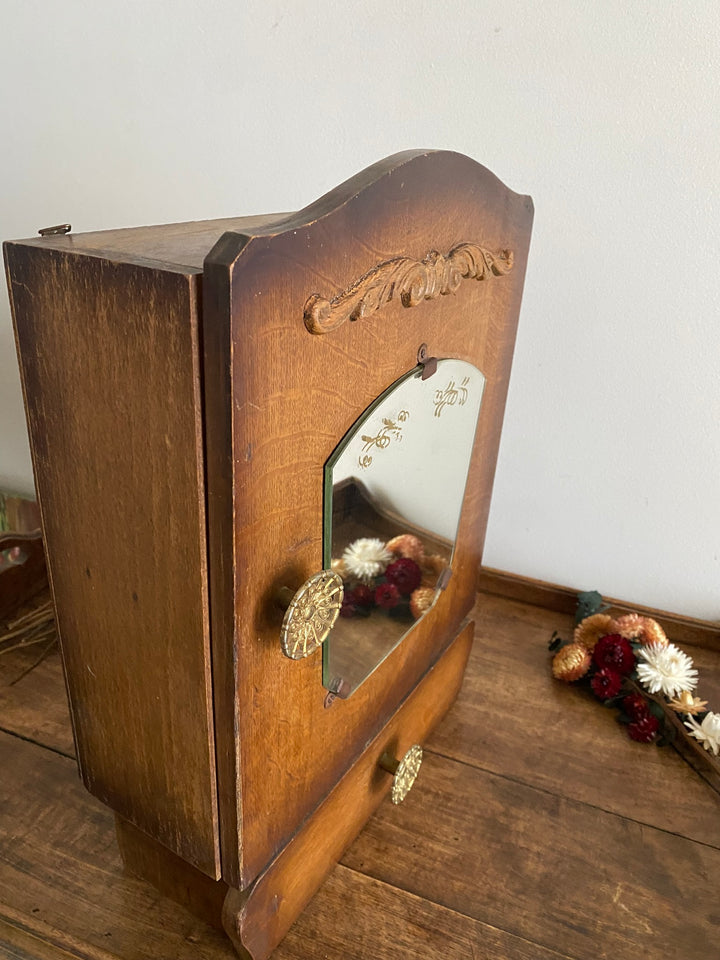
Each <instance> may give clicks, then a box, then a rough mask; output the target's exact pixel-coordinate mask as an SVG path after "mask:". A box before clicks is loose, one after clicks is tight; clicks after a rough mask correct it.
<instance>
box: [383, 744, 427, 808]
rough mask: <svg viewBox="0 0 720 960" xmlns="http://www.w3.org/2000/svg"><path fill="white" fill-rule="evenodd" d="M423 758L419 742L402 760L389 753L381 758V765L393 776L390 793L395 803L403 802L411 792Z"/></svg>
mask: <svg viewBox="0 0 720 960" xmlns="http://www.w3.org/2000/svg"><path fill="white" fill-rule="evenodd" d="M422 758H423V752H422V747H421V746H420V745H419V744H418V743H416V744H414V745H413V746H412V747H410V749H409V750H408V752H407V753H406V754H405V756H404V757H403V758H402V760H396V759H395V758H394V757H391V756H390V755H389V754H387V753H384V754H383V755H382V757H381V758H380V766H381V767H382V768H383V770H387V772H388V773H391V774H392V776H393V785H392V793H391V794H390V799H391V800H392V802H393V803H402V802H403V800H404V799H405V797H406V796H407V795H408V793H410V789H411V787H412V785H413V784H414V783H415V778H416V777H417V775H418V772H419V770H420V764H421V763H422Z"/></svg>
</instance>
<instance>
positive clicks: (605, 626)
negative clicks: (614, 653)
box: [573, 613, 620, 650]
mask: <svg viewBox="0 0 720 960" xmlns="http://www.w3.org/2000/svg"><path fill="white" fill-rule="evenodd" d="M619 632H620V631H619V630H618V629H617V625H616V623H615V621H614V620H613V618H612V617H611V616H608V614H607V613H594V614H593V615H592V616H591V617H585V619H584V620H582V621H581V622H580V623H579V624H578V625H577V627H575V635H574V638H573V639H574V640H575V643H581V644H582V645H583V646H584V647H587V649H588V650H592V649H594V647H595V644H596V643H597V642H598V640H599V639H600V637H606V636H608V634H611V633H619Z"/></svg>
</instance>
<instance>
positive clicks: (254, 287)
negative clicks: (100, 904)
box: [6, 151, 532, 957]
mask: <svg viewBox="0 0 720 960" xmlns="http://www.w3.org/2000/svg"><path fill="white" fill-rule="evenodd" d="M531 223H532V202H531V201H530V198H529V197H524V196H521V195H518V194H515V193H513V192H512V191H510V190H508V189H507V188H506V187H505V186H504V185H503V184H502V183H501V182H500V181H499V180H498V179H497V178H496V177H495V176H494V175H493V174H491V173H490V172H489V171H487V170H486V169H484V168H483V167H481V166H479V165H478V164H477V163H475V162H474V161H472V160H469V159H468V158H467V157H463V156H461V155H459V154H454V153H447V152H443V151H439V152H432V151H431V152H421V151H415V152H408V153H405V154H399V155H397V156H395V157H391V158H389V159H387V160H385V161H382V162H381V163H379V164H376V165H375V166H374V167H371V168H369V169H368V170H366V171H364V172H363V173H362V174H360V175H358V176H357V177H355V178H353V179H352V180H349V181H348V182H347V183H345V184H343V185H342V186H340V187H338V188H337V189H336V190H334V191H332V192H331V193H329V194H327V195H326V196H325V197H323V198H321V199H320V200H319V201H317V202H316V203H314V204H312V205H310V206H309V207H306V208H305V209H303V210H301V211H300V212H299V213H295V214H285V215H279V216H276V217H254V218H239V219H234V220H229V221H208V222H206V223H197V224H192V223H191V224H176V225H170V226H167V227H143V228H137V229H134V230H128V231H103V232H101V233H97V234H89V235H85V236H83V235H79V236H77V235H76V236H72V235H69V236H52V237H44V238H41V239H34V240H28V241H19V242H16V243H11V244H8V245H6V260H7V265H8V275H9V279H10V286H11V300H12V307H13V314H14V319H15V323H16V332H17V342H18V350H19V356H20V362H21V371H22V376H23V387H24V391H25V399H26V406H27V411H28V420H29V426H30V433H31V441H32V449H33V457H34V466H35V471H36V477H37V487H38V495H39V500H40V504H41V507H42V512H43V527H44V535H45V542H46V547H47V553H48V557H49V574H50V581H51V587H52V590H53V593H54V598H55V601H56V604H57V609H58V627H59V634H60V640H61V650H62V656H63V662H64V666H65V669H66V672H67V681H68V689H69V692H70V700H71V715H72V718H73V724H74V729H75V737H76V741H77V754H78V761H79V764H80V768H81V772H82V775H83V779H84V781H85V783H86V785H87V786H88V788H89V789H90V790H91V792H92V793H93V794H94V795H95V796H97V797H99V798H100V799H102V800H103V801H104V802H105V803H107V804H108V805H109V806H111V807H112V808H113V809H114V810H115V811H117V813H118V814H119V815H120V817H121V818H122V820H121V821H120V822H121V826H120V828H119V834H120V838H121V843H122V845H123V849H124V850H125V853H126V856H127V860H128V863H129V864H130V865H134V867H135V868H136V869H138V870H144V872H145V873H146V875H151V876H155V877H156V878H157V877H158V875H159V874H160V873H161V872H162V869H163V868H164V867H163V865H167V864H170V865H169V866H168V867H167V869H168V870H169V871H170V872H171V873H172V874H173V876H172V878H171V879H172V883H171V886H173V885H174V887H175V889H177V888H178V886H179V885H182V884H183V883H184V877H185V876H186V874H185V871H184V867H181V866H180V865H179V864H177V863H176V864H175V866H172V863H173V856H174V855H177V856H179V857H181V858H183V859H184V860H185V861H187V862H188V863H189V864H191V865H193V866H194V867H196V868H197V869H199V870H200V871H202V872H203V873H204V874H206V875H207V876H208V877H209V878H210V879H211V880H213V881H214V880H215V879H217V878H220V877H221V878H222V880H223V881H224V882H225V883H227V884H228V885H229V886H230V887H231V888H233V889H234V890H235V891H236V892H235V893H233V894H231V899H232V897H237V896H239V894H238V893H237V891H241V890H242V891H246V890H247V889H248V888H250V887H251V885H252V884H253V883H254V882H255V881H256V880H257V878H258V877H261V879H260V880H259V881H257V884H256V886H255V887H254V888H253V892H251V893H249V894H248V896H247V899H246V898H245V897H244V896H243V898H242V908H240V907H238V910H237V911H236V913H237V917H236V918H235V920H233V919H232V913H233V911H232V910H231V909H229V908H228V909H226V919H227V918H228V917H230V919H229V920H228V921H227V922H228V923H229V924H230V927H231V928H232V929H233V930H234V929H235V926H236V924H237V923H239V925H240V928H241V937H242V938H243V939H249V940H252V938H255V940H256V945H255V946H253V947H252V948H251V952H252V955H253V956H254V957H261V956H264V955H265V953H266V952H267V950H268V949H269V948H270V946H271V945H272V943H273V942H274V940H276V939H277V938H278V937H279V936H281V935H282V932H283V931H284V930H285V929H286V928H287V925H288V923H289V922H290V920H291V919H292V917H293V916H294V915H295V913H296V912H297V910H298V909H300V907H301V905H302V904H303V903H304V902H305V901H306V900H307V898H308V897H309V896H310V893H311V891H312V889H313V888H314V886H313V885H316V884H317V883H318V882H320V878H321V877H322V876H323V875H324V873H325V872H326V871H327V870H328V869H329V867H330V864H331V863H332V861H333V858H335V857H336V856H338V855H339V853H340V851H341V850H342V847H343V846H344V845H345V844H346V843H347V842H349V840H350V839H351V837H352V836H353V834H354V833H356V832H357V830H358V829H359V828H360V825H361V823H362V820H363V818H364V817H366V816H367V815H368V814H369V812H370V809H371V808H372V806H373V804H374V803H375V802H377V801H378V800H379V798H380V795H381V792H378V791H377V790H376V789H375V786H374V783H375V781H373V788H372V790H370V792H369V794H367V796H365V799H364V800H361V799H358V790H360V786H359V785H361V784H363V783H364V782H365V780H366V779H367V777H368V775H369V774H368V770H369V769H370V767H371V766H374V764H375V762H376V759H377V758H375V757H374V756H372V757H371V758H369V754H368V753H367V751H368V749H369V748H368V744H371V743H373V742H374V741H375V739H376V738H381V739H382V738H386V737H387V736H389V735H390V732H391V733H393V735H395V733H397V737H398V740H399V741H402V740H403V735H402V732H401V728H402V725H400V726H397V724H398V723H400V721H399V720H397V723H396V719H393V718H396V717H398V716H400V714H397V711H398V708H399V706H400V705H401V704H404V703H406V701H407V704H406V707H403V708H402V710H405V709H407V710H408V711H409V713H408V714H407V715H408V716H410V717H411V718H414V719H413V720H412V723H411V724H410V725H411V727H413V728H417V729H418V730H419V731H421V733H422V734H423V735H424V733H426V732H427V731H428V730H429V729H430V727H431V726H432V725H433V723H434V722H435V721H436V720H437V719H438V717H439V716H440V715H441V714H442V712H443V711H444V710H445V709H446V708H447V704H448V703H449V701H450V699H452V696H453V695H454V692H455V690H456V689H457V684H458V682H459V676H460V672H459V671H460V666H458V664H459V663H460V661H461V660H463V658H462V657H460V658H459V659H458V655H457V654H455V653H453V652H452V651H451V652H450V653H447V651H448V649H449V648H450V646H451V644H452V643H453V641H454V640H455V638H456V637H457V636H458V634H459V632H460V631H461V629H462V625H463V623H464V621H465V620H466V617H467V614H468V612H469V610H470V608H471V607H472V604H473V602H474V598H475V593H476V588H477V574H478V567H479V562H480V556H481V552H482V544H483V540H484V534H485V526H486V522H487V513H488V508H489V502H490V494H491V489H492V480H493V475H494V470H495V462H496V458H497V451H498V445H499V439H500V429H501V423H502V417H503V411H504V406H505V399H506V394H507V387H508V382H509V376H510V363H511V358H512V352H513V346H514V340H515V331H516V326H517V320H518V313H519V308H520V301H521V295H522V287H523V281H524V275H525V268H526V262H527V253H528V246H529V241H530V229H531ZM203 257H204V261H203ZM201 292H202V303H201ZM355 320H357V321H359V322H354V321H355ZM421 344H427V347H428V354H429V355H430V356H436V357H439V358H445V357H448V358H458V359H461V360H464V361H468V362H470V363H472V364H474V365H475V366H476V367H478V368H479V369H480V370H481V371H482V373H483V374H484V376H485V388H484V393H483V402H482V406H481V411H480V419H479V423H478V429H477V433H476V441H475V448H474V452H473V458H472V463H471V467H470V473H469V480H468V486H467V491H466V495H465V500H464V504H463V512H462V519H461V524H460V530H459V533H458V537H457V540H456V545H455V553H454V558H453V575H452V578H451V580H450V582H449V586H448V587H447V589H445V590H444V591H443V593H442V595H441V596H440V597H439V599H438V600H437V602H436V603H435V605H434V606H433V608H432V609H431V610H430V611H429V612H428V614H427V615H426V616H425V617H424V618H422V620H420V621H418V623H417V625H416V626H415V628H414V629H413V630H412V633H411V634H410V636H409V637H408V638H407V639H406V640H404V641H403V642H402V643H400V644H399V645H398V646H397V648H396V649H395V650H393V652H392V653H391V654H390V655H389V656H388V657H387V658H386V659H385V660H384V661H383V662H382V663H381V665H380V666H379V667H378V669H377V670H376V671H375V672H374V673H373V674H372V675H371V676H370V677H369V678H368V679H367V681H366V682H365V683H363V684H362V685H361V686H360V687H359V688H358V689H357V690H356V691H355V692H354V693H353V695H352V696H351V697H349V698H348V699H346V700H340V699H338V700H336V701H335V702H334V703H333V704H332V705H331V704H330V702H329V701H328V700H327V698H326V690H325V689H324V688H323V685H322V657H321V655H320V654H319V653H316V654H315V655H314V656H311V657H310V658H308V659H307V660H304V661H299V662H298V661H291V660H288V659H287V658H285V657H284V656H283V655H282V652H281V649H280V644H279V629H280V624H281V620H282V614H281V613H280V611H279V610H278V607H277V605H276V603H275V602H274V598H275V597H276V596H277V593H278V590H279V588H281V587H287V586H292V587H296V586H298V585H299V584H300V583H301V582H302V581H304V580H305V579H307V578H308V577H309V576H310V575H311V574H313V573H315V572H317V571H319V570H320V569H321V568H322V566H323V552H322V545H323V470H324V465H325V463H326V461H327V460H328V457H329V456H330V455H331V454H332V452H333V450H334V449H335V447H336V446H337V444H338V443H339V442H340V440H341V438H342V437H343V435H344V434H345V433H346V431H347V430H348V428H349V427H350V426H351V425H352V424H353V422H354V421H355V420H356V419H357V418H358V417H359V416H360V415H361V414H362V413H363V411H364V410H365V409H366V408H367V406H368V405H369V404H370V403H372V402H373V401H374V400H375V399H376V398H377V397H378V396H380V395H381V394H382V393H383V392H384V391H385V390H386V389H387V388H388V387H389V386H390V385H391V384H392V383H394V382H395V381H396V380H397V379H398V378H400V377H401V376H403V375H404V374H406V373H407V372H408V371H411V370H413V369H414V368H415V367H416V365H417V362H418V355H419V348H420V346H421ZM441 386H442V385H440V384H438V388H441ZM206 517H207V527H206ZM466 642H467V641H466V640H464V641H462V642H459V643H460V647H462V646H463V643H465V644H466ZM456 649H457V648H456ZM446 653H447V656H445V655H446ZM449 662H452V663H455V668H453V670H452V671H451V672H450V674H448V676H447V678H446V689H444V690H443V692H442V694H441V692H440V691H439V690H437V689H435V688H434V687H433V681H432V677H439V676H443V675H444V673H443V671H444V670H446V669H448V668H447V667H446V666H445V667H443V664H445V665H447V664H448V663H449ZM433 667H434V669H433ZM428 671H430V673H428ZM425 676H427V678H428V679H427V681H426V682H424V683H422V684H421V687H420V688H419V690H418V691H417V692H416V693H415V694H413V691H414V690H415V688H416V687H417V686H418V684H419V683H420V682H421V680H422V678H423V677H425ZM423 690H424V691H425V692H424V693H423V692H422V691H423ZM411 694H412V699H411V700H410V701H408V697H410V695H411ZM410 704H414V705H415V706H412V707H411V706H410ZM402 710H401V714H402ZM421 721H422V722H421ZM387 724H390V726H389V727H387V729H386V725H387ZM388 731H390V732H388ZM37 732H38V733H42V731H41V730H38V731H37ZM406 746H409V744H407V745H406ZM348 784H354V786H353V787H352V789H351V788H350V787H348ZM338 785H340V786H338ZM343 785H344V786H343ZM343 789H344V790H345V791H346V793H347V791H349V793H347V797H346V801H343V802H342V803H340V804H338V802H337V801H333V800H332V798H333V797H337V796H338V793H337V791H338V790H340V791H341V792H342V790H343ZM360 792H361V793H362V790H360ZM321 809H324V810H325V812H324V814H322V816H321V814H320V812H319V811H320V810H321ZM323 821H327V825H324V826H323V827H322V829H321V828H320V827H318V826H317V824H319V823H323ZM302 824H305V825H306V829H307V830H309V829H310V826H309V825H315V826H314V827H313V829H314V831H315V832H314V834H313V841H312V844H311V847H312V849H310V848H307V847H303V846H302V842H303V841H302V840H301V838H302V837H303V836H304V835H305V834H304V833H298V830H299V828H300V826H301V825H302ZM145 834H147V835H148V836H149V837H150V838H152V840H153V842H152V843H150V844H149V845H148V850H144V845H145V844H144V839H143V837H144V835H145ZM308 835H309V834H308ZM155 841H157V843H159V844H161V845H163V846H164V847H166V848H167V850H168V851H170V854H167V853H166V851H165V850H160V849H159V848H158V847H157V843H155ZM297 850H300V851H301V852H302V855H303V857H304V856H305V855H306V854H307V855H310V853H312V855H313V863H314V864H315V866H314V867H313V868H310V867H308V868H307V869H306V870H305V873H304V874H301V873H300V871H299V866H298V862H297V859H296V858H297V856H298V854H297V853H296V852H295V851H297ZM283 858H284V859H283ZM271 864H273V866H272V867H271V866H270V865H271ZM275 864H280V866H276V865H275ZM287 864H290V866H287ZM264 871H269V872H267V873H264ZM288 871H289V872H291V873H292V872H295V873H296V874H297V875H298V878H299V879H298V885H297V886H295V887H294V888H293V890H294V892H293V894H292V896H290V895H288V896H287V899H286V905H285V906H284V907H277V909H276V900H275V896H276V894H275V891H276V890H277V889H278V884H280V889H284V885H285V884H287V883H288ZM263 876H266V877H268V878H269V879H268V880H267V881H266V885H265V886H263V879H262V877H263ZM300 877H302V878H303V879H302V882H301V881H300ZM192 883H194V881H192ZM199 885H200V886H202V887H204V888H205V887H207V884H206V883H205V882H204V881H199ZM255 891H260V892H255ZM266 894H267V895H266ZM278 895H279V894H278ZM228 902H230V900H229V901H228ZM238 918H239V919H238ZM261 930H262V931H264V932H263V933H262V936H260V934H259V933H258V931H261Z"/></svg>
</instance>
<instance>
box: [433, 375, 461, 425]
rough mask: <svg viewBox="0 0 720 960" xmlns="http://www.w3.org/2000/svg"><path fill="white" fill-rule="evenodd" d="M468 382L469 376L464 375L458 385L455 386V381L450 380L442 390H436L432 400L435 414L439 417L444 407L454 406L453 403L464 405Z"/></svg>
mask: <svg viewBox="0 0 720 960" xmlns="http://www.w3.org/2000/svg"><path fill="white" fill-rule="evenodd" d="M469 383H470V377H465V378H464V379H463V381H462V383H461V384H460V387H459V388H456V386H455V381H454V380H450V381H449V382H448V385H447V386H446V387H445V389H444V390H436V391H435V399H434V401H433V403H434V404H435V416H436V417H439V416H440V414H441V413H442V412H443V410H444V409H445V407H454V406H455V404H457V405H458V406H459V407H464V406H465V404H466V402H467V398H468V391H467V385H468V384H469Z"/></svg>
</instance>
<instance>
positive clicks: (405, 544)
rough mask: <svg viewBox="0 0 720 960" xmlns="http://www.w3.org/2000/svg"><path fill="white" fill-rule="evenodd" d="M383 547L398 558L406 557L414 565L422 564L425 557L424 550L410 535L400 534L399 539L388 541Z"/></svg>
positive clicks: (394, 538) (418, 541) (415, 538)
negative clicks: (413, 562) (412, 561)
mask: <svg viewBox="0 0 720 960" xmlns="http://www.w3.org/2000/svg"><path fill="white" fill-rule="evenodd" d="M385 546H386V548H387V549H388V550H389V551H390V552H391V553H396V554H397V555H398V556H399V557H407V558H408V559H410V560H414V561H415V563H422V560H423V557H424V556H425V548H424V547H423V545H422V543H421V542H420V540H418V538H417V537H415V536H413V534H412V533H401V534H400V536H399V537H393V538H392V540H388V542H387V543H386V544H385Z"/></svg>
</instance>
